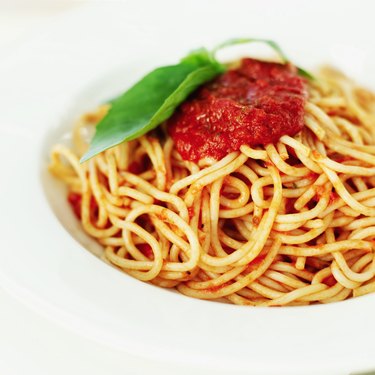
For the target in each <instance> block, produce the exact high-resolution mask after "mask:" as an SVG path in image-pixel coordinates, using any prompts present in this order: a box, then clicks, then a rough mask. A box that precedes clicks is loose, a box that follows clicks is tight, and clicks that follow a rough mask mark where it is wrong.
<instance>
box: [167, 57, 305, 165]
mask: <svg viewBox="0 0 375 375" xmlns="http://www.w3.org/2000/svg"><path fill="white" fill-rule="evenodd" d="M306 97H307V92H306V87H305V81H304V79H303V78H301V77H299V76H298V75H297V71H296V68H295V67H293V66H292V65H289V64H287V65H283V64H278V63H271V62H264V61H259V60H255V59H250V58H245V59H243V60H242V61H241V65H240V67H239V68H237V69H232V70H229V71H227V72H226V73H224V74H222V75H221V76H219V77H217V78H216V79H214V80H213V81H211V82H210V83H208V84H205V85H204V86H202V87H201V88H199V89H198V90H197V91H196V92H195V93H194V94H193V95H192V96H191V97H190V98H189V99H188V100H186V101H185V102H184V103H183V104H182V105H181V106H180V107H179V108H178V109H177V111H176V112H175V113H174V114H173V116H172V117H171V118H170V119H169V120H168V122H167V123H168V130H169V134H170V135H171V137H172V138H173V141H174V143H175V145H176V148H177V150H178V152H179V153H180V154H181V156H182V157H183V159H185V160H191V161H198V160H200V159H202V158H204V157H211V158H214V159H216V160H219V159H221V158H223V157H224V156H225V155H227V154H228V153H230V152H232V151H236V150H238V149H239V148H240V147H241V146H242V145H244V144H246V145H250V146H256V145H266V144H268V143H275V142H277V141H278V140H279V138H280V137H281V136H283V135H290V136H293V135H295V134H296V133H298V132H299V131H300V130H301V129H302V127H303V126H304V105H305V100H306Z"/></svg>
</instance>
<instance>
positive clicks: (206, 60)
mask: <svg viewBox="0 0 375 375" xmlns="http://www.w3.org/2000/svg"><path fill="white" fill-rule="evenodd" d="M224 70H225V67H224V66H223V65H222V64H220V63H218V62H217V61H216V60H215V59H213V57H212V55H211V54H210V53H209V52H208V51H207V50H205V49H201V50H197V51H193V52H192V53H191V54H189V55H188V56H186V57H185V58H184V59H182V60H181V62H180V63H179V64H177V65H171V66H164V67H161V68H157V69H155V70H153V71H152V72H151V73H149V74H147V75H146V76H145V77H144V78H142V79H141V80H140V81H139V82H137V83H136V84H135V85H134V86H133V87H131V88H130V89H129V90H128V91H126V92H125V93H124V94H123V95H122V96H120V97H119V98H118V99H116V100H115V101H114V102H113V104H112V107H111V109H110V110H109V112H108V114H107V115H106V116H105V117H104V118H103V119H102V120H101V121H100V123H99V124H98V125H97V127H96V132H95V136H94V138H93V140H92V141H91V144H90V149H89V151H88V152H87V153H86V154H85V155H84V156H83V157H82V159H81V162H84V161H86V160H88V159H90V158H92V157H93V156H95V155H97V154H98V153H100V152H102V151H104V150H107V149H109V148H111V147H113V146H116V145H118V144H120V143H122V142H124V141H129V140H132V139H135V138H138V137H140V136H141V135H143V134H146V133H147V132H148V131H150V130H152V129H154V128H156V127H157V126H158V125H159V124H160V123H162V122H163V121H165V120H166V119H168V118H169V117H170V116H171V115H172V114H173V112H174V110H175V109H176V108H177V107H178V106H179V105H180V104H181V103H182V102H183V101H184V100H185V99H186V98H187V97H188V96H189V95H190V94H191V93H192V92H193V91H194V90H196V89H197V88H198V87H199V86H200V85H202V84H203V83H205V82H207V81H210V80H211V79H213V78H214V77H216V76H217V75H218V74H220V73H222V72H223V71H224Z"/></svg>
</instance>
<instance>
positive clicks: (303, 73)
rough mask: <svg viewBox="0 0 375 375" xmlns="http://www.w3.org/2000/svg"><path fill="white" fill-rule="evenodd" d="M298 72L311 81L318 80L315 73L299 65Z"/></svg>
mask: <svg viewBox="0 0 375 375" xmlns="http://www.w3.org/2000/svg"><path fill="white" fill-rule="evenodd" d="M297 72H298V75H300V76H301V77H305V78H307V79H309V80H310V81H316V80H317V79H316V77H315V76H314V75H312V74H311V73H310V72H308V71H307V70H305V69H302V68H300V67H298V66H297Z"/></svg>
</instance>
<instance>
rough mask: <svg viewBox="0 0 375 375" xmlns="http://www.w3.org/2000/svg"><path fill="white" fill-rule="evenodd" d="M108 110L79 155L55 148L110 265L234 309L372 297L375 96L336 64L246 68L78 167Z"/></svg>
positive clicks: (57, 164) (57, 163) (95, 116)
mask: <svg viewBox="0 0 375 375" xmlns="http://www.w3.org/2000/svg"><path fill="white" fill-rule="evenodd" d="M255 67H256V69H255ZM305 90H307V91H308V96H306V95H305ZM249 93H251V95H250V94H249ZM246 95H247V96H246ZM223 103H224V104H223ZM222 104H223V105H222ZM268 105H270V108H268V107H267V106H268ZM215 108H217V109H215ZM267 108H268V109H267ZM108 109H109V106H108V105H106V106H101V107H99V108H98V109H97V110H95V111H93V112H92V113H90V114H87V115H83V116H82V117H81V118H80V119H79V121H78V122H77V124H76V126H75V128H74V130H73V146H72V148H69V147H67V146H65V145H61V144H58V145H55V146H54V147H53V148H52V151H51V164H50V167H49V168H50V171H51V172H52V173H53V174H54V175H55V176H56V177H58V178H59V179H61V180H62V181H63V182H64V183H65V184H66V185H67V187H68V199H69V202H70V204H71V205H72V207H73V210H74V212H75V213H76V215H77V217H78V219H79V220H80V222H81V224H82V228H83V230H84V231H85V232H86V233H87V234H88V235H90V236H92V237H94V238H95V239H97V241H98V242H99V243H100V244H101V245H102V246H103V258H104V259H105V260H106V261H107V262H109V263H111V264H112V265H114V266H116V267H117V268H119V269H121V270H123V271H124V272H126V273H127V274H129V275H131V276H133V277H135V278H137V279H139V280H142V281H147V282H150V283H153V284H155V285H158V286H160V287H164V288H174V289H176V290H177V291H178V292H180V293H182V294H184V295H187V296H190V297H194V298H201V299H208V300H215V301H224V302H229V303H234V304H238V305H249V306H286V305H288V306H292V305H298V306H299V305H308V304H315V303H328V302H337V301H342V300H345V299H348V298H351V297H357V296H361V295H364V294H367V293H371V292H375V246H374V240H375V96H374V94H372V93H371V92H369V91H368V90H365V89H363V88H361V87H359V86H358V85H357V84H356V83H355V82H353V81H352V80H350V79H348V78H347V77H345V76H343V75H342V74H341V73H339V72H337V71H335V70H333V69H329V68H326V69H323V70H321V71H320V72H319V73H318V74H317V80H315V81H304V80H303V79H302V78H300V77H298V76H297V75H296V72H295V70H294V68H293V67H291V66H290V65H288V66H281V65H279V64H271V63H263V62H258V61H255V60H251V59H245V60H243V61H242V65H241V67H240V68H239V69H237V70H236V69H234V70H232V71H229V72H228V73H226V74H224V75H223V76H221V77H219V78H217V79H216V80H214V81H213V82H211V83H210V84H208V85H206V86H204V87H203V88H201V89H199V90H198V92H197V93H196V94H194V95H193V96H192V97H190V99H189V100H188V101H187V102H186V103H185V104H183V105H182V106H181V108H180V110H179V111H178V112H177V113H176V115H175V116H174V117H173V118H172V119H171V120H170V121H169V128H168V126H161V127H159V128H158V129H157V130H153V131H152V132H149V133H147V134H145V135H143V136H141V137H139V138H137V139H134V140H131V141H128V142H123V143H121V144H119V145H117V146H116V147H114V148H111V149H108V150H106V151H104V152H102V153H100V154H98V155H96V156H95V157H93V158H92V159H90V160H88V161H87V162H85V163H82V164H80V162H79V160H80V157H81V156H82V155H83V154H84V153H85V152H86V151H87V148H88V144H87V141H86V139H85V134H87V131H88V130H92V127H93V126H95V124H96V123H98V122H99V121H100V120H101V119H102V118H103V116H105V115H106V114H107V112H108ZM216 110H217V111H219V112H216ZM237 110H240V111H244V113H246V116H247V117H246V116H244V118H245V121H244V122H240V121H238V119H237V117H236V116H234V115H233V113H236V111H237ZM218 113H220V116H219V115H218ZM203 114H205V115H206V114H207V116H206V119H208V122H209V126H206V127H205V122H204V121H203V117H201V116H202V115H203ZM261 114H262V115H261ZM262 116H263V120H261V118H262ZM272 116H276V118H277V121H271V120H270V119H272V118H273V117H272ZM224 120H225V121H224ZM232 125H233V129H231V126H232ZM218 127H220V129H221V128H222V132H221V135H220V136H219V137H218V136H217V134H216V133H215V132H216V131H217V130H218ZM88 128H90V129H88ZM168 129H169V131H168ZM186 129H187V130H186ZM215 134H216V135H215ZM171 135H172V136H171ZM215 137H216V138H215ZM216 140H218V142H217V143H216ZM186 145H188V146H186ZM206 145H207V147H206ZM207 156H209V157H207ZM215 159H216V160H215Z"/></svg>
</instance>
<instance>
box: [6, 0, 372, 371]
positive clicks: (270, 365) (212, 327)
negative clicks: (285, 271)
mask: <svg viewBox="0 0 375 375" xmlns="http://www.w3.org/2000/svg"><path fill="white" fill-rule="evenodd" d="M361 4H362V7H361V9H360V10H359V9H357V7H356V3H355V2H337V1H332V2H324V1H314V2H304V3H303V7H302V2H299V1H283V2H276V1H274V2H272V1H271V2H267V3H266V2H260V1H259V2H252V1H250V2H249V1H246V2H245V1H231V2H230V3H228V2H224V1H219V2H215V3H214V2H202V1H189V2H186V3H185V2H181V3H178V4H177V2H173V1H162V2H160V1H158V2H144V1H141V2H137V5H134V4H131V6H130V5H129V4H127V3H123V4H117V5H114V4H112V5H113V6H112V7H106V6H104V5H100V4H97V5H95V6H91V7H85V8H82V9H80V10H78V11H75V12H72V13H69V14H67V15H65V16H63V17H61V18H60V19H59V20H57V21H56V22H55V23H54V24H51V25H50V27H49V28H48V30H47V29H46V30H45V32H43V33H41V34H39V35H38V36H34V38H33V39H31V40H30V42H29V43H28V44H26V45H23V46H19V47H18V48H17V49H15V50H14V53H13V54H12V55H10V56H8V58H7V59H6V60H5V61H2V62H1V64H0V82H1V103H2V108H1V111H0V155H1V158H0V165H1V175H0V176H1V177H0V207H1V216H0V228H1V236H0V249H1V250H0V251H1V262H0V284H1V286H3V287H4V288H6V289H7V290H8V291H9V292H11V293H12V294H13V295H15V296H17V297H18V298H19V299H20V300H22V301H23V302H25V303H27V304H28V305H30V306H32V307H33V308H34V309H35V310H37V311H38V312H40V313H41V314H43V315H45V316H46V317H48V318H50V319H53V320H55V321H58V322H59V323H61V324H63V325H65V326H66V327H69V328H70V329H72V330H74V331H76V332H79V333H80V334H82V335H85V336H87V337H90V338H92V339H95V340H98V341H100V342H103V343H105V344H107V345H110V346H113V347H115V348H117V349H122V350H125V351H128V352H131V353H133V354H137V355H140V356H146V357H151V358H156V359H160V360H165V361H170V362H186V363H192V364H196V365H200V366H204V367H206V368H207V369H211V370H214V369H227V370H228V371H232V372H234V371H236V370H238V371H249V372H251V373H256V374H278V375H280V374H310V373H311V374H331V375H332V374H344V373H349V372H352V371H359V370H367V369H371V368H372V369H374V368H375V356H374V354H373V353H374V351H373V340H374V334H375V328H374V312H375V295H368V296H364V297H360V298H357V299H353V300H349V301H345V302H340V303H334V304H330V305H321V306H308V307H293V308H251V307H239V306H232V305H227V304H221V303H214V302H207V301H199V300H194V299H190V298H187V297H184V296H182V295H179V294H177V293H173V292H171V291H168V290H163V289H160V288H157V287H154V286H151V285H149V284H146V283H142V282H140V281H138V280H135V279H133V278H131V277H129V276H127V275H126V274H123V273H121V272H119V271H118V270H116V269H114V268H113V267H111V266H109V265H107V264H105V263H104V262H103V261H101V260H100V259H99V258H98V257H97V256H94V255H93V254H92V253H91V252H90V251H87V248H90V249H91V250H92V252H94V253H95V254H97V255H98V254H99V253H100V248H99V247H98V246H95V244H94V243H93V241H92V240H90V239H89V238H88V237H86V236H85V235H83V234H82V232H81V230H80V227H79V224H78V223H77V221H76V219H75V218H74V216H73V214H72V213H71V210H70V208H69V207H68V205H67V203H66V199H65V196H64V191H63V188H62V186H61V184H59V183H58V182H57V181H55V180H54V179H53V178H52V177H51V176H49V175H48V174H47V172H46V165H47V162H48V150H49V147H50V146H51V145H52V144H53V143H54V142H55V141H57V140H58V139H59V138H60V137H61V136H62V134H63V133H64V132H67V131H69V129H70V127H71V124H72V121H73V120H74V118H75V117H77V116H78V115H79V114H80V113H82V112H84V111H86V110H88V109H90V108H94V107H95V106H96V105H97V104H98V103H100V102H101V101H103V100H105V99H107V98H110V97H111V96H113V95H114V94H117V93H119V92H120V91H121V90H123V89H125V88H126V87H127V86H129V85H130V84H131V83H132V82H134V81H135V80H136V79H137V78H139V77H140V76H141V75H142V74H144V73H146V72H147V71H148V70H150V69H151V68H152V67H155V66H158V65H160V64H165V63H173V62H174V61H176V60H177V59H178V57H180V56H183V54H184V53H186V52H187V51H188V50H190V49H192V48H195V47H199V46H201V45H208V46H212V45H213V44H214V43H217V42H220V41H222V40H225V39H227V38H230V37H233V36H257V37H270V38H273V39H276V40H277V41H279V42H280V44H281V45H282V46H283V47H284V49H285V50H286V52H287V53H288V55H289V56H290V57H291V58H292V60H294V61H296V62H297V63H298V64H301V65H303V66H306V67H308V68H309V67H311V66H314V65H316V64H317V63H318V62H333V63H335V64H336V65H339V67H341V68H344V69H346V70H347V71H349V73H350V74H352V75H355V76H356V78H357V79H359V80H360V81H362V82H364V83H366V84H368V85H371V84H373V87H375V85H374V83H375V79H374V77H375V70H374V66H375V65H374V62H375V48H374V47H373V46H372V40H371V39H372V34H371V33H370V32H368V30H367V25H369V24H371V22H372V14H373V11H374V10H375V9H373V6H372V3H371V2H362V3H361ZM349 25H350V27H349ZM368 77H370V78H368ZM64 227H65V228H64Z"/></svg>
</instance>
